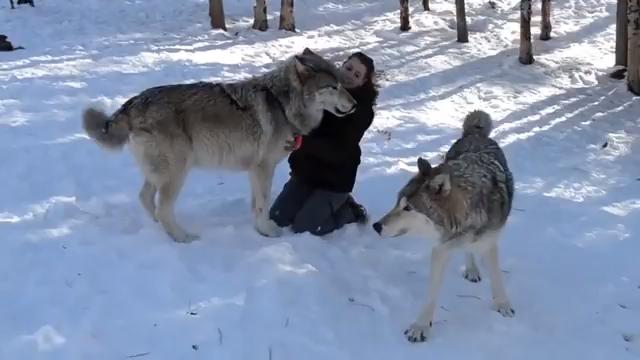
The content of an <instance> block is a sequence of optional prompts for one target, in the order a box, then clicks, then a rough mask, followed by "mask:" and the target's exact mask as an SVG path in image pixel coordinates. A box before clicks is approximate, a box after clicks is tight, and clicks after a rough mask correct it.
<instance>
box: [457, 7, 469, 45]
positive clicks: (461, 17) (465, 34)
mask: <svg viewBox="0 0 640 360" xmlns="http://www.w3.org/2000/svg"><path fill="white" fill-rule="evenodd" d="M456 27H457V32H458V42H461V43H466V42H469V31H468V30H467V15H466V13H465V6H464V0H456Z"/></svg>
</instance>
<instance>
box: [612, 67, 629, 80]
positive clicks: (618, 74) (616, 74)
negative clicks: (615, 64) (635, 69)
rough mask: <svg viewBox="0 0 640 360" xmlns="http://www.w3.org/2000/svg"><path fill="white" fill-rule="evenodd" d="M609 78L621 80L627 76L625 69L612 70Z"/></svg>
mask: <svg viewBox="0 0 640 360" xmlns="http://www.w3.org/2000/svg"><path fill="white" fill-rule="evenodd" d="M609 76H610V77H611V78H613V79H616V80H623V79H624V78H625V77H626V76H627V68H626V67H623V68H619V69H617V70H614V71H613V72H612V73H611V74H609Z"/></svg>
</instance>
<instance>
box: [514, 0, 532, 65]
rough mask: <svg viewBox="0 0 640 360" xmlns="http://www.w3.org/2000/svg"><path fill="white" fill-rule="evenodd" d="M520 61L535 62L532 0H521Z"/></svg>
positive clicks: (524, 62) (523, 62) (525, 62)
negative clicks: (532, 33) (532, 43)
mask: <svg viewBox="0 0 640 360" xmlns="http://www.w3.org/2000/svg"><path fill="white" fill-rule="evenodd" d="M518 60H519V61H520V63H522V64H525V65H528V64H533V61H534V60H533V47H532V45H531V0H520V56H519V57H518Z"/></svg>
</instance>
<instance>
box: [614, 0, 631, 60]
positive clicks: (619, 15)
mask: <svg viewBox="0 0 640 360" xmlns="http://www.w3.org/2000/svg"><path fill="white" fill-rule="evenodd" d="M627 28H628V26H627V0H618V7H617V9H616V63H615V65H618V66H624V67H626V66H627V49H628V46H629V39H628V37H627Z"/></svg>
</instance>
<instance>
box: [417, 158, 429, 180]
mask: <svg viewBox="0 0 640 360" xmlns="http://www.w3.org/2000/svg"><path fill="white" fill-rule="evenodd" d="M418 171H419V172H420V175H422V176H429V174H431V164H430V163H429V160H426V159H423V158H421V157H419V158H418Z"/></svg>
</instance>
